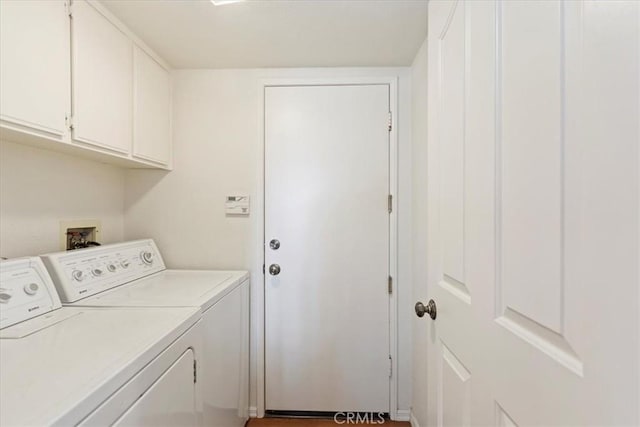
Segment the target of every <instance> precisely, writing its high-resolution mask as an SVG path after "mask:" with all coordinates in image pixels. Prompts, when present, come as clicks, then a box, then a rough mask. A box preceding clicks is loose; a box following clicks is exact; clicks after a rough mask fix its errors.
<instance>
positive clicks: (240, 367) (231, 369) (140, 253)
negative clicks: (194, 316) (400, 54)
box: [42, 239, 249, 427]
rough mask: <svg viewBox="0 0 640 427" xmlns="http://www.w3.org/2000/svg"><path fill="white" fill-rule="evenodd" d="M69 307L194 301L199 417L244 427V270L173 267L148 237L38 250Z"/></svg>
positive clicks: (246, 313)
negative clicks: (199, 342)
mask: <svg viewBox="0 0 640 427" xmlns="http://www.w3.org/2000/svg"><path fill="white" fill-rule="evenodd" d="M42 259H43V260H44V263H45V265H46V266H47V268H48V270H49V272H50V273H51V276H52V278H53V281H54V284H55V286H56V287H57V289H58V293H59V294H60V297H61V299H62V303H63V304H64V305H66V306H68V307H94V308H95V307H103V308H111V307H139V308H141V307H147V308H148V307H195V308H198V309H200V311H201V320H200V324H201V325H202V329H203V349H204V351H203V357H202V364H201V366H200V370H199V373H198V376H199V378H198V381H199V382H201V386H202V407H203V422H204V425H206V426H213V427H241V426H244V424H245V422H246V421H247V419H248V415H249V414H248V406H249V274H248V273H247V272H246V271H212V270H170V269H167V268H166V266H165V263H164V261H163V259H162V255H161V253H160V251H159V250H158V247H157V246H156V244H155V242H154V241H153V240H152V239H144V240H136V241H129V242H123V243H117V244H111V245H104V246H100V247H95V248H90V249H81V250H77V251H71V252H59V253H54V254H48V255H44V256H43V257H42Z"/></svg>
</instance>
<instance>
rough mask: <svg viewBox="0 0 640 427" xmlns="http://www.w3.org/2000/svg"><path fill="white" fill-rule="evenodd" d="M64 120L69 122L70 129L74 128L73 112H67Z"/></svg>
mask: <svg viewBox="0 0 640 427" xmlns="http://www.w3.org/2000/svg"><path fill="white" fill-rule="evenodd" d="M64 121H65V123H66V124H67V128H68V129H69V130H73V116H72V115H71V114H67V115H66V116H65V117H64Z"/></svg>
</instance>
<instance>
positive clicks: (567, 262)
mask: <svg viewBox="0 0 640 427" xmlns="http://www.w3.org/2000/svg"><path fill="white" fill-rule="evenodd" d="M639 21H640V3H639V2H636V1H627V2H624V1H621V2H607V1H602V2H600V1H585V2H581V1H504V2H502V1H468V2H463V1H461V2H430V5H429V42H428V43H429V81H430V83H429V84H430V90H429V97H430V99H429V132H430V135H429V143H428V150H429V162H430V163H429V164H428V165H427V166H428V170H429V179H428V182H427V185H428V186H429V190H428V193H429V195H428V199H429V206H430V208H429V209H430V213H429V216H428V218H427V219H426V220H427V222H428V229H429V236H430V237H429V242H428V246H429V250H428V252H429V259H428V263H429V284H428V285H429V286H428V288H429V292H430V295H425V299H428V298H429V297H430V298H433V299H434V300H435V302H436V304H437V308H438V310H437V311H438V314H437V318H436V320H435V321H432V320H430V319H429V318H428V316H425V319H427V320H425V321H428V322H432V327H431V330H430V344H429V345H430V350H429V352H430V364H429V365H430V368H429V374H430V375H429V378H428V384H429V396H431V398H430V401H429V413H430V414H431V415H430V416H431V419H430V420H429V424H430V425H450V426H463V425H500V426H512V425H537V426H548V425H638V424H640V414H639V411H640V409H639V406H640V405H639V403H640V401H639V391H638V390H639V386H640V384H639V377H638V372H639V370H640V354H639V340H640V334H639V332H640V331H639V323H638V311H639V307H638V305H639V298H638V297H639V286H638V283H639V282H638V279H639V277H638V256H639V252H638V237H639V231H640V230H639V226H638V222H639V207H638V203H639V196H638V194H639V192H638V188H639V182H638V156H639V149H638V146H639V140H640V135H639V125H638V121H639V117H640V110H639V106H638V103H639V96H640V84H639V78H640V68H639V56H640V42H639ZM423 302H425V303H426V301H423ZM417 403H418V404H424V402H417Z"/></svg>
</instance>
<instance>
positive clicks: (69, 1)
mask: <svg viewBox="0 0 640 427" xmlns="http://www.w3.org/2000/svg"><path fill="white" fill-rule="evenodd" d="M65 5H66V7H67V15H68V16H69V18H70V19H73V12H72V11H71V0H68V1H67V2H66V3H65Z"/></svg>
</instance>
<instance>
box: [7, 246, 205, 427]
mask: <svg viewBox="0 0 640 427" xmlns="http://www.w3.org/2000/svg"><path fill="white" fill-rule="evenodd" d="M199 319H200V310H199V309H197V308H155V309H140V308H118V309H104V308H86V307H62V305H61V303H60V299H59V298H58V295H57V293H56V289H55V287H54V285H53V282H52V281H51V278H50V277H49V275H48V273H47V270H46V268H45V266H44V265H43V263H42V261H41V260H40V259H39V258H22V259H15V260H9V261H3V262H2V263H0V425H2V426H6V427H9V426H28V425H33V426H35V425H38V426H44V425H53V426H71V425H85V426H96V425H100V426H105V425H117V426H192V425H195V426H197V425H201V421H202V413H201V412H202V404H201V401H200V391H199V384H198V383H197V382H194V379H195V378H196V375H197V362H198V360H199V358H200V353H201V351H202V347H201V345H202V344H201V339H202V335H201V334H202V332H201V326H200V324H199ZM194 369H195V371H194Z"/></svg>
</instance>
